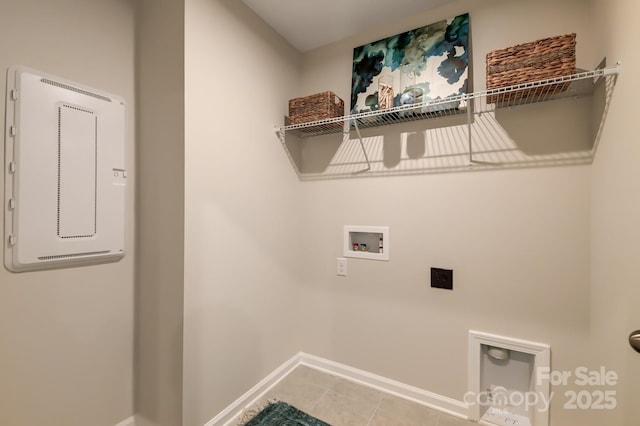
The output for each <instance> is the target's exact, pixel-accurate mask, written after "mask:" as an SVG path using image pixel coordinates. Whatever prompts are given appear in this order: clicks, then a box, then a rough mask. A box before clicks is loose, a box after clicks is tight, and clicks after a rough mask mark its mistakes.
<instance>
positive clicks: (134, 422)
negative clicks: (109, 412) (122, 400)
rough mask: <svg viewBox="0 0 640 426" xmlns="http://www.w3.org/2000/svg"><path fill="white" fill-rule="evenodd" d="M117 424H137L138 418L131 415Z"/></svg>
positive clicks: (123, 425)
mask: <svg viewBox="0 0 640 426" xmlns="http://www.w3.org/2000/svg"><path fill="white" fill-rule="evenodd" d="M116 426H136V419H135V418H134V417H133V416H131V417H129V418H128V419H126V420H123V421H121V422H120V423H118V424H117V425H116Z"/></svg>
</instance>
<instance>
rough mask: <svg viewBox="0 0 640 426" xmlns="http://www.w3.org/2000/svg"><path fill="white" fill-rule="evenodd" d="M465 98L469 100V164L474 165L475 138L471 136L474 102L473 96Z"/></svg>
mask: <svg viewBox="0 0 640 426" xmlns="http://www.w3.org/2000/svg"><path fill="white" fill-rule="evenodd" d="M465 99H466V101H467V138H468V139H469V165H470V166H471V165H473V144H472V142H473V140H472V137H471V120H472V119H473V116H472V114H473V112H472V111H471V102H473V98H470V97H469V96H467V95H465Z"/></svg>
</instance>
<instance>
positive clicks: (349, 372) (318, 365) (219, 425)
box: [118, 352, 469, 426]
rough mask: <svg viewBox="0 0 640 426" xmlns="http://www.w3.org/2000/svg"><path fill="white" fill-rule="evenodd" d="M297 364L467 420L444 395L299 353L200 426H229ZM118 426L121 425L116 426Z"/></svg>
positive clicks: (460, 406) (458, 404) (464, 408)
mask: <svg viewBox="0 0 640 426" xmlns="http://www.w3.org/2000/svg"><path fill="white" fill-rule="evenodd" d="M299 365H306V366H307V367H311V368H315V369H317V370H322V371H325V372H327V373H329V374H333V375H335V376H339V377H342V378H345V379H347V380H351V381H354V382H357V383H360V384H362V385H364V386H368V387H371V388H374V389H377V390H379V391H382V392H385V393H388V394H392V395H395V396H397V397H400V398H404V399H407V400H409V401H412V402H415V403H418V404H421V405H425V406H427V407H430V408H433V409H435V410H438V411H442V412H444V413H447V414H451V415H453V416H456V417H460V418H463V419H467V418H469V406H468V405H467V404H466V403H464V402H462V401H458V400H455V399H452V398H449V397H446V396H442V395H438V394H436V393H433V392H429V391H426V390H424V389H420V388H417V387H415V386H411V385H407V384H404V383H401V382H398V381H395V380H391V379H388V378H386V377H382V376H378V375H376V374H373V373H369V372H367V371H364V370H359V369H357V368H354V367H349V366H347V365H344V364H340V363H338V362H334V361H330V360H328V359H325V358H320V357H317V356H314V355H310V354H307V353H304V352H299V353H297V354H296V355H295V356H293V357H292V358H291V359H289V360H288V361H287V362H285V363H284V364H282V365H281V366H280V367H278V368H277V369H276V370H275V371H274V372H273V373H271V374H269V375H268V376H267V377H265V378H264V379H262V380H261V381H260V383H258V384H257V385H255V386H254V387H253V388H251V389H250V390H249V391H248V392H246V393H245V394H244V395H242V396H241V397H240V398H238V399H237V400H236V401H234V402H233V403H232V404H231V405H229V406H228V407H227V408H225V409H224V410H223V411H222V412H220V413H219V414H218V415H217V416H215V417H214V418H213V419H211V420H209V421H208V422H207V423H206V424H205V425H204V426H231V425H233V424H234V422H236V421H237V419H238V418H239V417H240V416H241V415H242V413H243V412H244V410H245V409H247V408H249V407H250V406H251V405H253V404H254V403H255V402H256V401H258V400H259V399H260V398H261V397H262V396H263V395H264V394H266V393H267V392H268V391H269V390H270V389H271V388H272V387H274V386H275V385H276V384H278V382H280V380H282V379H283V378H284V377H286V375H287V374H289V373H290V372H291V371H292V370H293V369H295V368H296V367H297V366H299ZM118 426H121V425H118ZM122 426H124V425H122Z"/></svg>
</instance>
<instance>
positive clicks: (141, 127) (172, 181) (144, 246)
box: [135, 0, 184, 426]
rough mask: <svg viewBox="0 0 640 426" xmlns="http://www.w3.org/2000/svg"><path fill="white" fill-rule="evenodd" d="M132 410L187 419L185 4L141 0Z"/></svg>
mask: <svg viewBox="0 0 640 426" xmlns="http://www.w3.org/2000/svg"><path fill="white" fill-rule="evenodd" d="M137 6H138V8H137V20H136V29H137V34H136V43H137V44H136V59H137V61H136V90H137V96H138V109H137V116H136V119H137V123H138V134H137V137H138V163H137V171H138V176H139V186H138V188H139V190H138V194H139V196H138V198H137V208H138V212H137V229H138V234H137V242H138V246H137V261H138V263H137V265H136V304H135V308H136V345H135V349H136V350H135V385H136V386H135V411H136V421H137V425H138V426H147V425H148V426H175V425H179V424H181V419H182V318H183V300H182V299H183V290H184V277H183V265H184V64H183V62H184V2H182V1H175V0H162V1H157V0H141V1H139V2H138V3H137Z"/></svg>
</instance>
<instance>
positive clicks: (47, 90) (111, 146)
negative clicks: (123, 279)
mask: <svg viewBox="0 0 640 426" xmlns="http://www.w3.org/2000/svg"><path fill="white" fill-rule="evenodd" d="M125 109H126V106H125V103H124V101H123V100H122V99H120V98H118V97H116V96H113V95H110V94H107V93H104V92H101V91H98V90H96V89H91V88H88V87H84V86H81V85H79V84H77V83H73V82H69V81H66V80H63V79H60V78H58V77H53V76H50V75H45V74H44V73H42V72H39V71H34V70H31V69H28V68H24V67H12V68H9V71H8V73H7V100H6V121H5V126H6V129H5V165H4V170H5V223H4V236H5V241H4V253H5V255H4V263H5V267H6V268H7V269H9V270H10V271H14V272H22V271H29V270H36V269H50V268H62V267H69V266H76V265H87V264H94V263H105V262H115V261H118V260H120V259H122V258H123V257H124V255H125V244H124V243H125V235H124V228H125V226H124V225H125V190H126V185H127V170H126V167H125V138H126V132H125Z"/></svg>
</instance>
